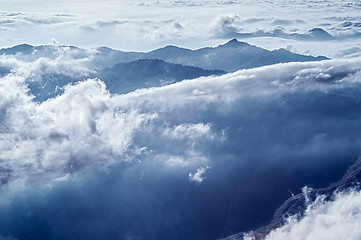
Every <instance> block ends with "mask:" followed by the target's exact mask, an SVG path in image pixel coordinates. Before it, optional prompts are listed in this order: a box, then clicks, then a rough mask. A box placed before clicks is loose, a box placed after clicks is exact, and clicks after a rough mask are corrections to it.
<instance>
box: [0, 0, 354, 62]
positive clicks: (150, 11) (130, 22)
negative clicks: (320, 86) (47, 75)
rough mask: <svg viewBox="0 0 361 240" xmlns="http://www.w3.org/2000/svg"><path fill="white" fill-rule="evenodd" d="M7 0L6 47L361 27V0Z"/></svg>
mask: <svg viewBox="0 0 361 240" xmlns="http://www.w3.org/2000/svg"><path fill="white" fill-rule="evenodd" d="M0 5H1V11H0V34H1V36H2V38H1V39H0V47H9V46H13V45H16V44H21V43H29V44H32V45H41V44H51V43H52V40H53V39H56V40H57V42H59V43H60V44H63V45H75V46H79V47H85V48H90V47H97V46H108V47H112V48H115V49H121V50H126V51H130V50H132V51H149V50H152V49H155V48H158V47H162V46H165V45H178V46H182V47H187V48H193V49H194V48H200V47H205V46H215V45H218V44H222V43H224V42H226V41H228V40H229V39H230V38H231V37H228V35H227V34H229V33H231V32H237V33H251V34H253V33H255V32H257V31H258V32H260V31H263V32H266V33H269V32H274V31H275V29H281V30H282V31H284V32H286V33H287V34H292V33H300V34H304V33H308V31H309V30H311V29H313V28H322V29H324V30H326V31H327V32H329V33H330V34H333V35H347V36H348V35H352V34H357V33H358V32H359V31H361V24H359V23H360V22H361V17H359V12H360V6H359V5H358V1H356V0H348V1H341V0H339V1H331V0H330V1H318V2H315V1H311V0H308V1H283V0H274V1H264V0H259V1H250V0H223V1H209V0H193V1H185V0H183V1H182V0H180V1H169V0H159V1H156V0H142V1H130V0H125V1H116V0H105V1H95V0H87V1H86V0H84V1H81V0H77V1H70V0H62V1H44V0H38V1H36V0H32V1H23V0H16V1H4V0H1V1H0ZM348 22H351V25H350V24H349V23H348ZM240 40H242V41H246V42H249V43H252V44H255V45H258V46H261V47H264V48H267V49H276V48H287V49H289V50H293V51H295V52H298V53H306V54H307V53H309V54H313V55H328V56H330V55H332V54H333V55H337V54H339V52H340V51H345V50H347V49H349V48H350V49H351V48H355V47H356V48H357V47H360V48H361V46H360V45H359V44H358V39H356V40H355V39H352V38H348V39H346V40H344V41H343V42H342V43H338V42H335V41H333V42H330V43H328V44H327V45H325V44H319V43H314V42H310V41H307V42H304V41H294V40H290V39H284V38H279V37H268V36H253V37H249V38H245V39H240ZM329 44H331V45H332V47H330V46H331V45H329ZM330 48H331V49H332V51H330ZM335 50H336V51H335Z"/></svg>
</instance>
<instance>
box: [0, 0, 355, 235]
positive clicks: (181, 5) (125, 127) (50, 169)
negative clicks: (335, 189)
mask: <svg viewBox="0 0 361 240" xmlns="http://www.w3.org/2000/svg"><path fill="white" fill-rule="evenodd" d="M0 6H1V11H0V36H1V38H0V48H2V47H10V46H14V45H17V44H21V43H28V44H32V45H42V44H51V45H52V46H50V47H48V48H37V49H35V50H34V49H32V48H30V51H33V50H34V52H31V53H27V51H29V48H28V47H26V46H22V48H20V50H22V51H24V53H17V54H14V55H5V54H4V55H1V56H0V67H1V68H0V70H1V74H2V75H1V77H0V184H1V185H0V239H10V240H12V239H19V240H22V239H34V240H35V239H36V240H41V239H47V240H49V239H59V240H62V239H99V240H100V239H121V240H123V239H124V240H143V239H144V240H149V239H150V240H158V239H186V240H187V239H195V240H203V239H204V240H210V239H219V238H222V237H226V236H229V235H231V234H235V233H237V232H240V231H249V230H252V229H255V228H257V227H260V226H262V225H264V224H267V222H268V221H269V220H271V218H272V215H273V212H274V210H275V209H276V208H277V207H278V206H280V205H281V204H282V203H283V202H284V200H285V199H287V198H288V197H290V196H292V195H293V194H296V193H298V192H299V191H301V190H300V189H301V188H302V187H303V186H305V185H309V186H311V187H316V188H317V187H325V186H327V185H328V184H329V183H331V182H332V181H336V180H338V179H339V178H340V177H342V175H343V173H344V172H345V171H346V169H347V167H348V166H349V165H350V164H351V163H352V162H353V161H354V160H356V159H357V157H358V155H359V153H360V150H361V147H360V146H361V135H360V132H361V124H360V122H361V120H360V119H361V114H360V113H361V105H360V94H361V80H360V79H361V67H360V66H361V59H360V56H361V44H360V34H361V17H360V16H361V15H360V11H361V4H360V3H359V1H356V0H354V1H352V0H348V1H341V0H336V1H331V0H329V1H328V0H325V1H317V0H313V1H311V0H306V1H283V0H274V1H272V0H271V1H250V0H249V1H248V0H244V1H242V0H228V1H222V0H219V1H208V0H194V1H185V0H183V1H182V0H177V1H170V0H158V1H156V0H147V1H130V0H126V1H115V0H107V1H70V0H69V1H45V0H39V1H25V0H24V1H0ZM231 38H238V40H239V41H246V42H249V43H251V44H254V45H257V46H260V47H263V48H267V49H277V48H285V49H287V50H290V51H293V52H296V53H302V54H311V55H325V56H327V57H330V58H332V59H330V60H325V61H318V62H302V63H300V62H291V63H284V64H276V65H272V66H264V67H260V68H255V69H247V70H239V71H236V72H231V73H227V74H224V75H221V76H208V77H200V78H197V79H193V80H186V81H182V82H178V83H167V82H166V84H168V85H166V86H159V87H154V88H142V89H137V90H136V91H132V92H129V93H127V94H120V93H116V92H115V93H114V92H112V93H110V92H109V91H108V90H109V88H107V87H109V86H106V85H105V83H104V82H103V81H102V79H94V78H91V76H93V75H92V74H94V72H96V71H101V70H102V69H99V68H97V67H95V66H96V63H97V60H98V59H97V58H102V57H103V58H104V59H106V60H104V61H105V62H106V61H109V62H110V60H109V59H112V58H111V56H110V57H109V56H108V55H107V54H109V52H108V51H106V50H104V49H103V50H104V52H102V51H101V50H99V49H98V50H97V49H94V47H98V46H108V47H111V48H115V49H120V50H127V51H130V50H132V51H149V50H152V49H155V48H158V47H163V46H165V45H169V44H172V45H178V46H181V47H187V48H192V49H194V48H200V47H206V46H217V45H219V44H223V43H225V42H227V41H229V40H230V39H231ZM232 44H235V45H236V44H240V43H238V42H235V41H232V42H231V43H230V45H232ZM59 45H73V46H78V47H82V48H87V50H84V51H83V50H79V49H74V48H68V47H60V46H59ZM244 46H248V45H244ZM223 47H225V46H223ZM225 48H226V47H225ZM169 49H172V48H169ZM249 49H252V50H249V51H258V50H254V48H249ZM220 52H221V51H220ZM283 53H284V52H283ZM102 54H104V55H102ZM214 54H217V52H216V53H214ZM218 54H219V52H218ZM283 56H284V55H283ZM213 57H214V56H213ZM216 57H217V56H216ZM218 57H219V58H220V59H221V58H222V57H224V56H222V55H220V56H218ZM202 59H203V60H204V59H206V57H204V58H202ZM101 61H102V60H101V59H100V60H99V62H101ZM204 61H206V60H204ZM99 62H98V63H99ZM107 63H108V62H107ZM116 63H117V62H113V63H112V62H110V63H108V64H110V65H111V64H116ZM97 66H98V65H97ZM111 66H112V65H111ZM205 66H206V64H205ZM10 70H11V71H10ZM59 79H60V80H59ZM64 79H65V80H68V79H70V80H69V81H72V80H74V79H76V81H78V82H77V83H73V84H69V85H66V86H65V87H59V88H56V87H55V89H54V92H55V93H56V94H55V93H54V92H51V93H49V96H54V97H49V99H47V100H46V101H43V102H37V101H36V100H35V99H34V96H32V95H31V91H30V90H29V85H31V84H38V85H39V86H40V88H43V89H47V87H46V83H47V82H49V83H52V84H53V83H54V82H55V83H56V82H57V81H58V80H59V81H61V80H64ZM69 81H67V82H69ZM74 81H75V80H74ZM43 83H44V84H43ZM130 84H131V83H130ZM57 91H59V92H57ZM309 206H310V207H309V209H308V210H307V212H306V214H305V216H304V218H302V219H298V218H291V219H290V221H289V222H288V224H286V225H285V226H284V227H281V228H279V229H277V230H276V231H274V232H273V233H271V234H270V235H269V236H268V239H293V238H294V239H297V238H300V239H308V238H307V237H309V239H322V238H325V237H324V236H326V234H328V235H327V237H329V239H347V236H351V237H354V239H359V238H360V236H361V233H360V232H359V230H358V229H359V226H360V223H361V214H360V213H361V211H360V209H361V207H360V206H361V204H360V193H359V191H356V190H350V191H349V192H345V193H340V194H336V195H335V196H334V201H325V200H324V199H319V200H318V201H317V202H315V203H310V205H309ZM325 226H326V227H325ZM351 234H352V235H351ZM320 236H321V237H320Z"/></svg>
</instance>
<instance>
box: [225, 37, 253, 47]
mask: <svg viewBox="0 0 361 240" xmlns="http://www.w3.org/2000/svg"><path fill="white" fill-rule="evenodd" d="M239 46H250V45H249V44H248V43H246V42H240V41H238V40H237V39H236V38H233V39H231V40H229V41H228V42H227V43H225V44H221V45H219V46H218V47H239Z"/></svg>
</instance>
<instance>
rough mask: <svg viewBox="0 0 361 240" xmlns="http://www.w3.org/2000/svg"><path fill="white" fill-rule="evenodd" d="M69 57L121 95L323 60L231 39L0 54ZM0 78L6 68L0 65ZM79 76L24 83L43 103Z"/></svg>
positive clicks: (33, 49)
mask: <svg viewBox="0 0 361 240" xmlns="http://www.w3.org/2000/svg"><path fill="white" fill-rule="evenodd" d="M69 53H71V57H72V58H74V59H84V58H88V59H90V60H89V61H90V63H89V68H91V69H90V70H91V71H90V72H92V73H91V74H89V75H88V76H86V77H87V78H100V79H101V80H102V81H104V82H105V83H106V85H107V88H108V90H109V91H110V92H112V93H126V92H129V91H133V90H135V89H138V88H149V87H156V86H163V85H167V84H170V83H174V82H179V81H182V80H184V79H194V78H198V77H200V76H210V75H221V74H225V73H227V72H233V71H237V70H241V69H248V68H255V67H261V66H266V65H272V64H277V63H286V62H305V61H321V60H326V59H328V58H327V57H324V56H318V57H313V56H308V55H301V54H296V53H292V52H290V51H288V50H285V49H277V50H273V51H269V50H266V49H263V48H260V47H256V46H253V45H250V44H248V43H245V42H240V41H238V40H237V39H232V40H230V41H229V42H227V43H225V44H222V45H219V46H217V47H206V48H201V49H196V50H191V49H186V48H180V47H176V46H166V47H163V48H159V49H156V50H153V51H150V52H124V51H120V50H114V49H111V48H107V47H99V48H96V49H92V51H88V50H85V49H81V48H77V47H73V46H52V45H44V46H31V45H28V44H21V45H17V46H14V47H11V48H4V49H1V50H0V55H12V56H14V57H16V58H18V59H21V60H25V61H34V60H35V59H39V58H45V59H47V58H49V59H55V58H56V57H59V55H60V54H69ZM0 70H1V73H2V74H6V73H8V72H9V71H10V70H9V69H7V68H6V67H4V66H0ZM83 79H84V76H67V75H64V74H57V73H55V74H47V75H42V77H41V78H33V77H32V78H31V79H29V81H28V85H29V88H30V91H31V93H32V94H33V95H34V96H35V100H36V101H40V102H41V101H44V100H46V99H48V98H50V97H54V96H56V95H58V94H60V93H61V92H62V90H61V89H62V87H63V86H65V85H66V84H68V83H72V82H73V83H74V82H78V81H81V80H83Z"/></svg>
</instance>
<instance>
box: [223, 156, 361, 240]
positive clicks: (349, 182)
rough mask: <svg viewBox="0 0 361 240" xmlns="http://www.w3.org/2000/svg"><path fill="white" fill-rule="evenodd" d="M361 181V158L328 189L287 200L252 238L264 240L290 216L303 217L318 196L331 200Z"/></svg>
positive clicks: (234, 239) (231, 238)
mask: <svg viewBox="0 0 361 240" xmlns="http://www.w3.org/2000/svg"><path fill="white" fill-rule="evenodd" d="M360 181H361V156H360V157H359V158H358V159H357V160H356V161H355V162H354V163H353V164H352V165H351V166H350V167H349V168H348V170H347V171H346V173H345V175H344V176H343V177H342V179H341V180H339V181H337V182H335V183H332V184H330V185H329V186H328V187H326V188H319V189H311V188H304V191H303V192H302V193H299V194H297V195H294V196H292V197H290V198H289V199H287V200H286V201H285V202H284V203H283V204H282V205H281V206H280V207H279V208H278V209H277V210H276V211H275V213H274V215H273V219H272V221H271V222H270V223H269V224H268V225H266V226H264V227H262V228H259V229H257V230H255V231H252V236H253V238H254V239H255V240H261V239H264V237H265V236H266V235H267V234H268V233H269V232H271V231H272V230H273V229H276V228H279V227H281V226H282V225H283V224H284V223H285V219H286V218H287V217H288V216H293V215H296V214H298V215H299V216H300V217H302V216H303V214H304V211H305V210H306V207H307V204H308V202H312V201H314V200H316V198H317V196H320V195H324V196H326V200H327V199H330V198H331V197H332V195H333V193H334V192H335V191H343V190H347V189H348V188H352V187H356V188H358V187H359V182H360ZM245 234H246V233H243V232H242V233H238V234H235V235H232V236H229V237H227V238H224V239H222V240H241V239H243V237H244V235H245Z"/></svg>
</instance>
